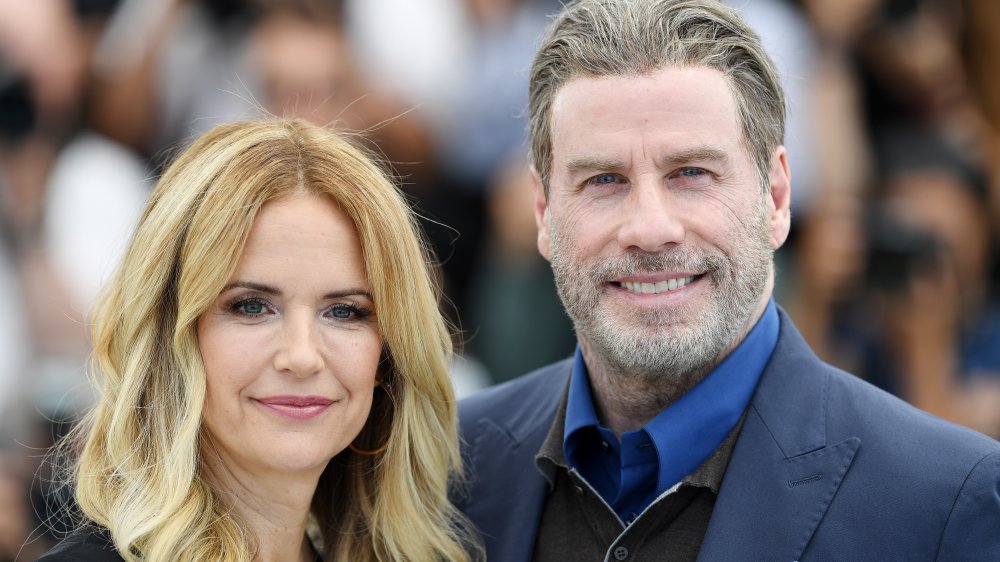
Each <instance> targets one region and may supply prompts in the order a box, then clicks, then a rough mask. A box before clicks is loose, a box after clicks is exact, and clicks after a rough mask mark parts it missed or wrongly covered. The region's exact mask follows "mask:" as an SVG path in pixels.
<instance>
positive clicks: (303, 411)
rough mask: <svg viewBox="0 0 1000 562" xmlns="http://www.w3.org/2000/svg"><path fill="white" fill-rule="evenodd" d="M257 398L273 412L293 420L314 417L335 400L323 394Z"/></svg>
mask: <svg viewBox="0 0 1000 562" xmlns="http://www.w3.org/2000/svg"><path fill="white" fill-rule="evenodd" d="M256 400H257V402H259V403H260V404H261V405H262V406H264V407H265V408H267V409H269V410H271V411H272V412H274V413H276V414H278V415H280V416H283V417H286V418H290V419H293V420H308V419H312V418H314V417H316V416H318V415H320V414H322V413H323V412H325V411H326V409H327V408H329V407H330V404H333V400H330V399H329V398H324V397H322V396H268V397H265V398H257V399H256Z"/></svg>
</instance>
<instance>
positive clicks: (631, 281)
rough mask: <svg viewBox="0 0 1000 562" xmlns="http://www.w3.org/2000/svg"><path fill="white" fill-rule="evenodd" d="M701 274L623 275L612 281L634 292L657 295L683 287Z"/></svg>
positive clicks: (699, 277)
mask: <svg viewBox="0 0 1000 562" xmlns="http://www.w3.org/2000/svg"><path fill="white" fill-rule="evenodd" d="M703 275H704V274H699V275H690V274H689V275H662V274H661V275H643V276H630V277H623V278H620V279H616V280H614V281H611V284H612V285H614V286H616V287H619V288H621V289H624V290H625V291H628V292H629V293H634V294H643V295H657V294H660V293H667V292H670V291H676V290H678V289H682V288H684V287H686V286H687V285H689V284H690V283H693V282H694V281H697V280H698V279H701V277H702V276H703Z"/></svg>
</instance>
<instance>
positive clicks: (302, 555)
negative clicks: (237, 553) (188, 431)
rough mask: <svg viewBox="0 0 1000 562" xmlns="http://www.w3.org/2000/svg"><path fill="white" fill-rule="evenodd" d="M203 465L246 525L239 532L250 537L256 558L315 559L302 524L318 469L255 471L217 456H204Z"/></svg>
mask: <svg viewBox="0 0 1000 562" xmlns="http://www.w3.org/2000/svg"><path fill="white" fill-rule="evenodd" d="M206 457H211V455H206ZM205 464H206V468H207V473H206V474H207V476H208V477H209V479H210V481H211V482H212V485H213V488H215V490H216V491H217V492H218V493H219V494H220V495H221V496H222V500H223V501H225V502H226V503H227V504H228V505H230V506H232V508H233V509H234V510H235V511H236V512H237V513H239V515H240V518H241V519H242V521H243V523H244V524H245V525H246V526H247V527H248V528H246V529H244V531H246V533H247V536H248V537H253V540H254V542H255V545H254V546H256V556H255V557H254V560H255V561H256V562H277V561H282V562H284V561H287V560H301V561H303V562H313V560H315V554H314V552H313V549H312V546H311V545H310V544H309V541H308V539H307V538H306V524H307V523H308V521H309V512H310V509H311V506H312V499H313V495H314V494H315V492H316V485H317V484H318V482H319V475H320V474H321V473H316V474H284V473H282V474H277V473H268V474H259V473H253V472H251V471H246V470H240V469H239V468H238V467H236V468H232V469H231V468H230V466H231V465H230V464H229V463H225V464H224V463H222V461H221V460H220V459H218V458H217V457H216V458H214V459H211V458H206V459H205ZM293 553H294V554H293Z"/></svg>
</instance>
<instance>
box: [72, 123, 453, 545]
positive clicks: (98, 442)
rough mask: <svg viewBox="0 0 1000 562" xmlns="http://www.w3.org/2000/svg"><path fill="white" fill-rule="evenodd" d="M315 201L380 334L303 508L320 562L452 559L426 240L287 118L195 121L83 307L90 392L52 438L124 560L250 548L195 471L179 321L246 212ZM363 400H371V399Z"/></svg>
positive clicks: (79, 495)
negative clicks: (340, 218)
mask: <svg viewBox="0 0 1000 562" xmlns="http://www.w3.org/2000/svg"><path fill="white" fill-rule="evenodd" d="M290 193H310V194H319V195H323V196H328V197H330V198H331V199H332V200H333V201H334V202H335V203H336V204H337V205H338V206H339V207H340V208H341V209H342V210H343V211H344V212H345V213H346V214H347V215H348V216H349V217H350V218H351V220H352V221H353V223H354V226H355V228H356V229H357V233H358V238H359V239H360V241H361V246H362V251H363V255H364V261H365V267H366V273H367V276H368V281H369V285H370V287H371V291H372V295H373V298H374V301H375V306H376V307H377V309H378V311H379V314H378V325H379V329H380V331H381V334H382V338H383V341H384V352H383V354H384V360H383V362H382V365H381V367H380V369H381V371H380V379H381V380H382V381H383V382H384V383H386V385H385V386H386V394H384V395H381V398H380V399H377V400H376V401H375V403H374V404H373V407H372V412H371V414H370V416H369V419H368V421H367V422H366V425H365V428H364V429H363V430H362V433H361V435H359V437H358V439H357V442H358V443H359V446H363V447H366V448H376V447H378V446H380V445H382V444H383V443H387V445H388V446H387V448H386V449H385V451H384V452H383V453H380V454H379V455H376V456H370V457H369V456H362V455H358V454H356V453H354V452H352V451H350V450H345V451H343V452H341V453H340V454H339V455H338V456H337V457H335V458H334V459H333V461H331V463H330V464H329V466H328V467H327V469H326V471H325V472H324V473H323V476H322V477H321V479H320V483H319V486H318V489H317V492H316V495H315V496H314V500H313V515H314V517H315V520H316V522H317V523H318V527H319V531H320V535H321V538H322V543H323V545H324V547H325V550H326V554H327V556H328V559H337V560H351V561H366V560H381V561H389V560H392V561H396V560H413V561H424V560H427V561H430V560H458V561H462V560H467V559H468V557H469V556H468V555H467V554H466V548H468V547H469V545H470V543H469V542H468V541H469V539H468V538H467V536H468V534H467V533H466V532H465V531H464V530H463V529H464V525H463V523H462V519H461V517H460V516H459V515H458V514H457V512H456V511H455V510H454V508H453V507H452V506H451V505H450V504H449V503H448V500H447V486H448V479H449V477H453V476H454V475H456V474H460V473H461V467H460V463H461V460H460V456H459V451H458V439H457V429H456V406H455V400H454V396H453V393H452V387H451V382H450V380H449V378H448V365H449V360H450V356H451V340H450V337H449V332H448V328H447V326H446V325H445V322H444V320H443V319H442V316H441V315H440V313H439V311H438V296H439V295H438V290H437V284H436V283H435V282H434V280H433V276H432V274H431V269H430V268H431V262H430V258H429V253H428V251H427V249H426V245H425V244H423V243H422V242H421V237H420V235H419V230H418V228H417V225H416V223H415V220H414V218H413V215H412V213H411V211H410V209H409V207H408V204H407V202H406V201H405V199H404V198H403V196H402V195H401V193H400V192H399V190H398V189H397V188H396V187H395V186H394V185H393V184H392V182H391V181H389V180H388V179H387V177H386V175H385V174H384V173H383V171H382V170H381V169H380V168H379V167H378V166H377V165H376V164H374V163H373V161H372V160H371V159H370V158H368V157H367V156H366V154H365V152H364V151H363V150H361V149H359V148H358V147H356V146H355V145H354V144H352V143H351V142H349V141H348V140H346V139H345V138H344V137H342V136H340V135H338V134H335V133H333V132H331V131H328V130H325V129H323V128H320V127H316V126H313V125H310V124H307V123H305V122H302V121H297V120H261V121H250V122H243V123H234V124H228V125H222V126H219V127H216V128H215V129H213V130H211V131H209V132H208V133H206V134H205V135H204V136H202V137H201V138H200V139H198V140H197V141H196V142H195V143H194V144H193V145H192V146H191V147H190V148H188V149H187V150H186V151H184V152H183V153H182V154H181V155H180V156H179V158H178V159H177V160H176V161H175V162H174V163H173V164H172V165H171V166H170V167H169V168H168V169H167V170H166V172H165V173H164V175H163V177H162V178H161V179H160V181H159V183H158V184H157V186H156V189H155V190H154V192H153V194H152V196H151V199H150V201H149V203H148V205H147V207H146V211H145V214H144V215H143V217H142V220H141V221H140V223H139V225H138V228H137V230H136V233H135V236H134V238H133V240H132V242H131V244H130V246H129V248H128V251H127V253H126V255H125V257H124V259H123V261H122V263H121V265H120V267H119V269H118V271H117V273H116V275H115V277H114V278H113V279H112V280H111V282H110V283H109V285H108V286H107V288H106V291H105V293H104V294H103V297H102V299H101V301H100V302H99V304H98V306H97V308H96V310H95V313H94V316H93V344H94V366H93V371H94V373H95V376H96V377H97V380H98V384H99V387H100V400H99V403H98V404H97V406H96V407H95V408H94V410H93V411H92V412H90V413H89V415H88V417H87V418H86V419H85V420H84V423H82V424H80V425H79V426H78V428H77V429H76V430H75V434H74V435H73V436H71V440H70V443H72V442H73V441H72V440H73V439H76V443H80V442H83V443H84V446H83V449H82V453H81V455H80V457H79V460H78V462H77V463H76V465H75V469H74V474H73V477H74V484H75V486H76V492H75V493H76V499H77V502H78V503H79V506H80V508H81V510H82V513H83V515H85V516H86V518H88V519H90V520H92V521H93V522H95V523H97V524H99V525H101V526H103V527H106V528H107V529H108V530H109V531H110V535H111V537H112V538H113V540H114V543H115V545H116V547H117V548H118V550H119V552H120V553H121V555H122V556H123V557H124V558H125V559H126V560H129V561H137V560H148V561H154V560H157V561H158V560H164V561H166V560H170V561H175V560H199V561H200V560H227V561H228V560H231V561H241V562H242V561H245V560H249V559H250V558H252V557H253V555H254V552H255V544H254V541H253V539H252V538H250V537H248V536H246V533H245V532H244V527H243V525H242V524H241V522H240V520H239V519H238V516H237V515H236V514H235V513H234V512H233V511H232V509H230V507H229V506H227V505H225V503H224V502H223V501H221V499H220V498H221V496H220V495H218V494H217V492H216V491H215V490H214V489H213V486H212V483H211V482H210V481H207V480H206V479H205V477H204V475H203V470H202V467H201V464H200V448H199V441H200V437H201V433H202V427H201V414H202V407H203V404H204V400H205V372H204V367H203V365H202V362H201V357H200V354H199V351H198V343H197V335H196V333H195V326H196V321H197V318H198V317H199V315H201V314H202V312H204V311H205V310H206V309H207V308H208V307H209V305H210V303H211V302H212V301H213V300H214V299H215V298H216V297H217V296H218V294H219V292H220V291H221V290H222V288H223V286H224V285H225V283H226V282H227V280H228V279H229V276H230V275H231V274H232V272H233V270H234V269H235V267H236V264H237V262H238V260H239V257H240V255H241V253H242V249H243V246H244V244H245V242H246V239H247V236H248V234H249V232H250V228H251V226H252V224H253V221H254V219H255V217H256V216H257V213H258V212H259V211H260V209H261V207H262V206H263V205H264V204H265V203H266V202H268V201H272V200H275V199H278V198H280V197H282V196H284V195H287V194H290ZM376 394H377V395H380V394H381V393H380V392H377V393H376Z"/></svg>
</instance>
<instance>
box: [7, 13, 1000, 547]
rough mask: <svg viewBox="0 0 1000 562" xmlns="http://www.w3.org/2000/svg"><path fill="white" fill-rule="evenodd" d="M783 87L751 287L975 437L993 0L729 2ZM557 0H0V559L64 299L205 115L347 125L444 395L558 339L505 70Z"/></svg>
mask: <svg viewBox="0 0 1000 562" xmlns="http://www.w3.org/2000/svg"><path fill="white" fill-rule="evenodd" d="M730 1H731V3H732V4H733V5H734V6H736V7H737V8H738V9H740V10H742V11H743V12H744V13H745V15H746V17H747V18H748V20H749V21H750V22H751V24H752V25H753V26H754V27H755V28H756V29H757V30H758V32H759V33H760V34H761V36H762V37H763V39H764V42H765V44H766V45H767V47H768V49H769V52H770V53H771V55H772V57H774V59H775V61H776V63H777V64H778V66H779V68H780V70H781V73H782V77H783V80H784V83H785V87H786V89H787V92H788V96H789V100H788V101H789V112H790V116H789V130H788V136H787V142H786V144H787V146H788V149H789V153H790V160H791V167H792V176H793V181H792V183H793V201H792V206H793V215H792V216H793V231H792V237H791V239H790V241H789V243H788V244H787V245H786V246H785V247H784V248H783V249H782V250H781V251H780V252H779V255H778V258H777V259H778V287H777V300H778V302H779V303H781V304H782V305H783V306H784V307H785V308H786V310H788V311H789V313H790V314H791V315H792V317H793V318H794V319H795V321H796V322H797V324H798V326H799V327H800V329H801V330H802V331H803V333H804V335H805V336H806V338H807V339H808V340H809V342H810V343H811V344H812V345H813V346H814V348H815V349H816V350H817V352H818V353H819V354H820V355H821V356H822V357H823V358H824V359H826V360H827V361H830V362H831V363H833V364H835V365H837V366H841V367H843V368H845V369H847V370H850V371H851V372H853V373H856V374H857V375H858V376H861V377H863V378H865V379H867V380H869V381H871V382H872V383H874V384H876V385H879V386H881V387H883V388H885V389H887V390H889V391H891V392H893V393H895V394H897V395H899V396H901V397H902V398H904V399H906V400H908V401H910V402H911V403H913V404H915V405H917V406H918V407H920V408H923V409H925V410H928V411H930V412H932V413H935V414H937V415H940V416H943V417H945V418H948V419H951V420H954V421H956V422H957V423H961V424H965V425H968V426H970V427H973V428H975V429H977V430H979V431H982V432H984V433H987V434H990V435H993V436H994V437H997V436H1000V298H998V297H1000V293H998V290H997V289H998V286H1000V283H998V278H1000V275H998V270H1000V268H998V260H997V257H998V246H997V241H998V235H1000V72H997V70H998V68H997V67H996V65H997V64H998V63H997V62H996V61H998V60H1000V35H998V34H997V33H996V31H995V30H996V29H997V28H998V26H1000V2H996V1H995V0H839V1H837V2H830V1H828V0H730ZM558 8H559V4H558V2H557V1H556V0H419V1H414V0H340V1H336V0H325V1H323V0H315V1H310V0H155V1H154V0H32V1H31V2H24V1H20V0H0V562H3V561H7V560H33V559H34V558H35V557H36V556H38V555H39V554H40V553H41V552H44V550H46V549H47V548H48V546H50V544H51V541H52V540H53V539H52V536H51V535H50V534H49V533H48V532H47V531H46V529H45V528H44V526H43V525H42V524H41V523H42V521H44V520H45V519H46V518H47V517H48V516H49V512H50V511H51V507H49V506H51V505H52V503H53V499H52V498H51V497H48V494H47V493H46V491H47V489H48V486H47V484H46V482H47V481H48V479H49V475H48V474H47V473H46V469H45V465H44V463H42V459H43V457H44V454H45V452H46V449H47V447H48V446H49V445H50V444H51V443H52V441H53V439H55V438H57V437H58V436H59V435H60V434H61V433H62V432H63V431H64V429H65V426H66V424H67V423H70V422H71V421H72V420H73V419H74V417H75V416H77V415H78V414H79V412H80V411H81V410H82V409H83V408H86V407H87V406H88V404H90V403H91V401H92V400H93V393H92V392H91V390H90V388H89V383H88V379H87V375H86V360H87V355H88V343H87V312H88V310H89V308H90V307H91V306H92V303H93V301H94V298H95V295H96V293H97V292H98V290H99V288H100V285H101V283H102V281H103V279H105V278H106V276H107V275H108V274H109V272H110V271H111V269H112V268H113V267H114V265H115V263H116V261H117V259H118V257H119V255H120V253H121V251H122V250H123V248H124V246H125V244H126V243H127V240H128V237H129V235H130V232H131V229H132V227H133V225H134V224H135V222H136V221H137V219H138V216H139V213H140V212H141V210H142V206H143V204H144V202H145V199H146V197H147V196H148V194H149V192H150V190H151V188H152V185H153V183H154V182H155V179H156V177H157V176H158V174H159V173H160V172H161V171H162V170H163V168H164V166H165V165H166V164H168V163H169V161H170V159H171V157H172V155H174V154H176V153H177V152H178V151H179V150H180V149H182V148H183V147H184V146H185V144H186V143H187V142H189V141H190V140H191V139H193V138H194V137H195V136H197V135H198V134H200V133H202V132H204V131H206V130H207V129H209V128H210V127H212V126H213V125H215V124H218V123H220V122H224V121H230V120H235V119H241V118H247V117H254V116H260V115H268V114H273V115H278V116H289V117H290V116H296V117H303V118H305V119H309V120H311V121H314V122H317V123H321V124H327V125H330V126H333V127H339V128H344V129H349V130H366V131H368V137H369V138H370V139H371V142H372V146H373V147H374V146H377V147H378V150H379V151H380V152H381V154H383V155H384V158H385V160H386V161H387V162H389V163H390V164H391V166H392V169H393V172H394V173H395V174H396V175H397V177H398V179H399V182H400V184H401V185H402V186H403V189H404V190H405V192H406V193H407V195H408V196H409V197H410V199H411V201H412V203H413V205H414V207H415V208H416V209H417V210H418V212H419V213H420V215H421V217H422V225H423V226H424V228H425V231H426V234H427V238H428V240H429V242H430V243H431V245H432V246H433V248H434V250H435V252H436V253H437V255H438V257H439V258H440V260H441V273H442V277H443V279H444V287H445V292H446V294H447V297H448V302H447V303H445V305H444V310H445V313H446V314H447V315H448V316H449V317H450V318H451V320H452V322H453V323H454V324H455V325H456V326H457V327H458V328H459V335H458V336H457V337H458V340H459V342H458V343H459V344H460V346H461V354H460V357H459V358H458V359H456V362H455V364H454V369H453V371H454V379H455V384H456V388H457V391H458V393H459V394H460V395H464V394H466V393H468V392H471V391H473V390H475V389H477V388H481V387H484V386H487V385H490V384H495V383H497V382H501V381H504V380H507V379H510V378H512V377H515V376H517V375H518V374H521V373H523V372H525V371H527V370H530V369H532V368H535V367H538V366H541V365H543V364H545V363H548V362H551V361H554V360H557V359H559V358H562V357H565V356H567V355H568V354H570V353H571V352H572V349H573V345H574V337H573V332H572V327H571V325H570V322H569V320H568V318H567V317H566V316H565V314H564V313H563V312H562V308H561V305H560V303H559V301H558V298H557V296H556V293H555V290H554V288H553V285H552V278H551V273H550V271H549V268H548V265H547V264H546V262H544V261H543V260H542V259H541V258H540V257H539V256H538V255H537V252H536V250H535V226H534V219H533V216H532V210H531V201H532V196H531V191H530V181H529V179H528V175H527V169H526V154H527V147H526V144H525V114H524V110H525V106H526V100H527V95H526V86H527V74H528V69H529V66H530V64H531V58H532V55H533V53H534V50H535V47H536V45H537V41H538V38H539V36H540V34H541V33H542V31H543V29H544V28H545V26H546V24H547V23H548V21H549V15H550V14H552V13H554V12H556V11H558Z"/></svg>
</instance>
